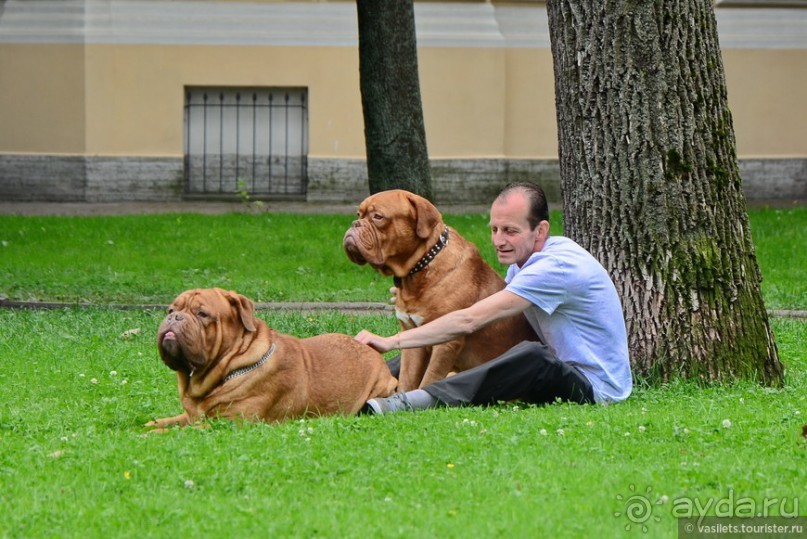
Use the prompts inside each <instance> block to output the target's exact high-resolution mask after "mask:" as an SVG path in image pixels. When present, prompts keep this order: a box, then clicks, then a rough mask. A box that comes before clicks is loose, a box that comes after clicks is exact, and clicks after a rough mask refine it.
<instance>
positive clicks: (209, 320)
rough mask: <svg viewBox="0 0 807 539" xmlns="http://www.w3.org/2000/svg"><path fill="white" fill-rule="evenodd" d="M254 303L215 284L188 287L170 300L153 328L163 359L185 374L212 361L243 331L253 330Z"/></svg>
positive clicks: (201, 368)
mask: <svg viewBox="0 0 807 539" xmlns="http://www.w3.org/2000/svg"><path fill="white" fill-rule="evenodd" d="M254 311H255V306H254V304H253V303H252V301H251V300H250V299H248V298H246V297H244V296H242V295H240V294H236V293H235V292H229V291H226V290H221V289H219V288H211V289H201V288H197V289H195V290H188V291H186V292H183V293H182V294H180V295H179V296H177V298H176V299H175V300H174V302H173V303H172V304H171V306H170V307H169V309H168V315H167V316H166V317H165V319H164V320H163V322H162V323H161V324H160V328H159V330H158V332H157V347H158V349H159V351H160V357H161V358H162V360H163V362H164V363H165V364H166V365H168V367H170V368H171V369H173V370H175V371H179V372H184V373H186V374H191V373H198V372H202V371H204V370H206V369H207V368H209V367H211V366H212V365H214V364H215V363H216V362H217V361H218V359H219V358H220V357H221V356H222V355H223V354H224V353H225V352H227V351H228V350H230V349H231V348H232V347H233V345H234V344H236V343H237V342H238V341H240V340H241V339H243V335H244V333H245V332H252V331H255V322H254Z"/></svg>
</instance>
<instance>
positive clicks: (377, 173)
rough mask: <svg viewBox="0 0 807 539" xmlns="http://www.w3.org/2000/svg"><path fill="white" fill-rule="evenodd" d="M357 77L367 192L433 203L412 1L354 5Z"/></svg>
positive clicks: (368, 1) (361, 0) (362, 0)
mask: <svg viewBox="0 0 807 539" xmlns="http://www.w3.org/2000/svg"><path fill="white" fill-rule="evenodd" d="M356 6H357V9H358V19H359V74H360V79H359V80H360V85H361V102H362V109H363V110H364V137H365V145H366V147H367V174H368V177H369V180H370V192H371V193H377V192H378V191H384V190H386V189H406V190H408V191H412V192H413V193H417V194H419V195H421V196H423V197H425V198H428V199H432V187H431V172H430V170H429V154H428V150H427V148H426V130H425V128H424V124H423V109H422V105H421V99H420V80H419V77H418V59H417V42H416V37H415V12H414V6H413V3H412V0H385V1H383V2H379V1H377V0H357V1H356Z"/></svg>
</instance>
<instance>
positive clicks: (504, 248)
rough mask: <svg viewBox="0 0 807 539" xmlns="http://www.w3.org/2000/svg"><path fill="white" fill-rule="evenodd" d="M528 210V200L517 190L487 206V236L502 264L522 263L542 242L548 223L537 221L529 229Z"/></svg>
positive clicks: (544, 238) (537, 249) (547, 231)
mask: <svg viewBox="0 0 807 539" xmlns="http://www.w3.org/2000/svg"><path fill="white" fill-rule="evenodd" d="M528 214H529V202H528V201H527V198H526V197H525V196H524V194H523V193H519V192H518V191H515V192H512V193H510V194H509V195H507V196H506V197H505V198H497V199H496V200H495V201H494V202H493V205H492V206H491V207H490V236H491V240H492V241H493V247H495V248H496V256H497V257H498V258H499V262H501V263H502V264H506V265H509V264H518V265H519V266H523V265H524V263H525V262H526V261H527V259H528V258H529V257H530V255H532V253H535V252H538V251H540V250H541V248H542V247H543V246H544V242H545V241H546V237H547V234H548V233H549V223H548V222H547V221H541V222H540V223H539V224H538V226H537V227H535V230H531V229H530V224H529V221H527V215H528Z"/></svg>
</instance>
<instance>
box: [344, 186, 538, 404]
mask: <svg viewBox="0 0 807 539" xmlns="http://www.w3.org/2000/svg"><path fill="white" fill-rule="evenodd" d="M358 217H359V218H358V219H357V220H356V221H354V222H353V225H352V226H351V227H350V228H349V229H348V230H347V232H346V233H345V237H344V240H343V246H344V248H345V252H347V256H348V258H350V260H351V261H353V262H354V263H356V264H370V265H371V266H373V267H374V268H375V269H377V270H378V271H379V272H381V273H382V274H384V275H392V276H394V283H395V286H396V287H398V294H397V297H396V301H395V312H396V316H397V317H398V319H399V321H400V324H401V328H403V329H409V328H412V327H414V326H420V325H422V324H424V323H426V322H430V321H431V320H434V319H435V318H438V317H440V316H442V315H444V314H446V313H449V312H451V311H455V310H457V309H463V308H465V307H469V306H471V305H473V304H474V303H476V302H477V301H479V300H480V299H482V298H485V297H487V296H489V295H491V294H493V293H495V292H498V291H499V290H501V289H502V288H504V279H502V277H501V276H500V275H499V274H498V273H496V271H495V270H494V269H493V268H492V267H490V266H489V265H488V264H487V263H486V262H485V261H484V260H483V259H482V257H481V255H480V254H479V250H478V249H477V248H476V246H475V245H474V244H473V243H471V242H469V241H467V240H466V239H465V238H463V237H462V236H460V235H459V234H458V233H457V232H456V231H455V230H453V229H450V228H449V227H447V226H446V225H445V223H444V222H443V218H442V216H441V215H440V212H439V211H438V210H437V208H436V207H435V206H434V205H433V204H432V203H431V202H429V201H428V200H426V199H425V198H423V197H420V196H418V195H415V194H413V193H410V192H408V191H401V190H393V191H384V192H381V193H376V194H375V195H371V196H370V197H368V198H366V199H364V201H363V202H362V203H361V204H360V205H359V210H358ZM525 340H533V341H535V340H538V338H537V337H536V335H535V332H534V331H533V330H532V328H531V327H530V325H529V323H528V322H527V319H526V318H525V317H524V315H523V314H521V315H518V316H514V317H512V318H509V319H506V320H502V321H499V322H497V323H494V324H491V325H489V326H487V327H485V328H482V329H481V330H479V331H478V332H476V333H473V334H471V335H469V336H468V337H465V338H463V339H457V340H453V341H449V342H447V343H445V344H441V345H438V346H434V347H433V348H414V349H407V350H403V351H402V352H401V372H400V374H399V376H398V378H399V385H398V390H399V391H409V390H412V389H417V388H419V387H423V386H425V385H428V384H430V383H432V382H436V381H437V380H440V379H442V378H445V377H446V376H447V375H448V374H449V372H451V371H457V372H459V371H464V370H467V369H470V368H471V367H475V366H477V365H479V364H481V363H484V362H485V361H488V360H491V359H493V358H494V357H496V356H499V355H501V354H502V353H504V352H505V351H506V350H508V349H509V348H512V347H513V346H515V345H516V344H518V343H519V342H521V341H525Z"/></svg>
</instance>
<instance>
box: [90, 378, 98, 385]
mask: <svg viewBox="0 0 807 539" xmlns="http://www.w3.org/2000/svg"><path fill="white" fill-rule="evenodd" d="M90 383H91V384H97V383H98V378H92V379H91V380H90Z"/></svg>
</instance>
